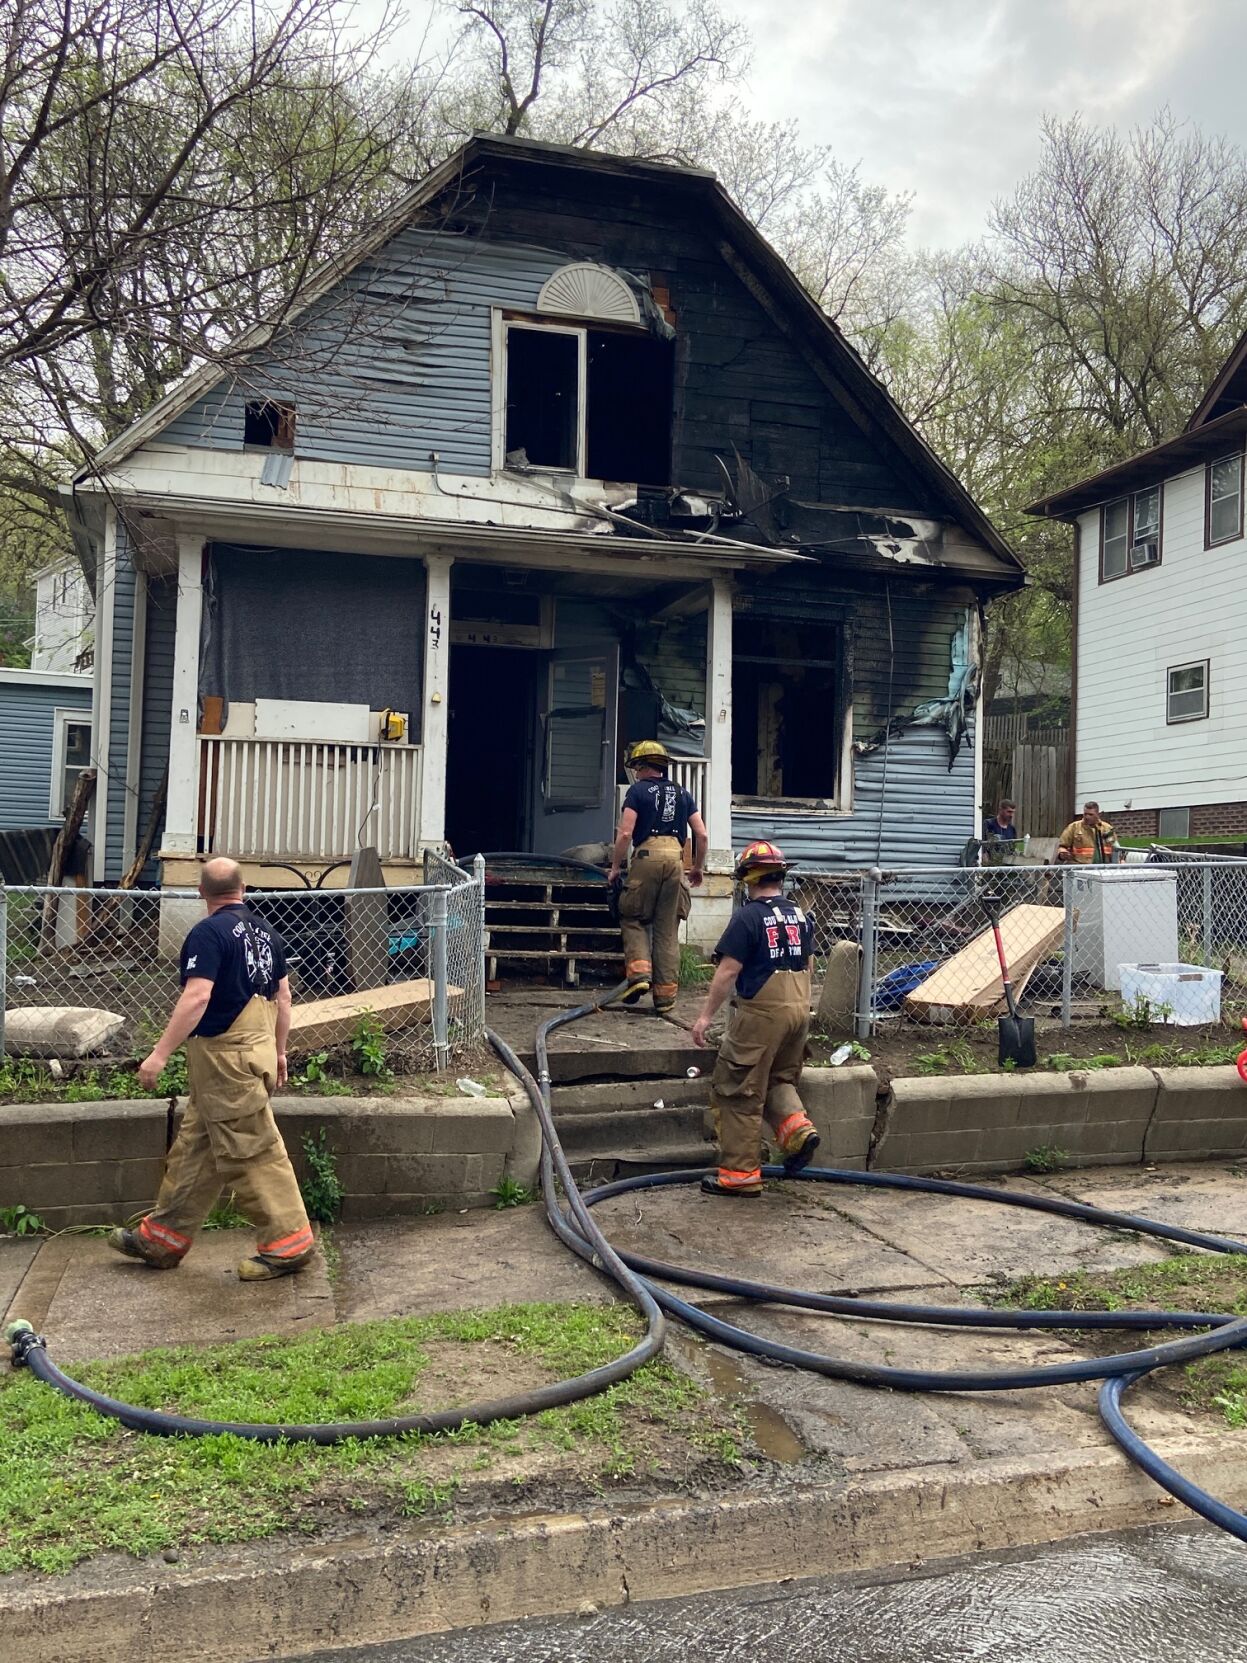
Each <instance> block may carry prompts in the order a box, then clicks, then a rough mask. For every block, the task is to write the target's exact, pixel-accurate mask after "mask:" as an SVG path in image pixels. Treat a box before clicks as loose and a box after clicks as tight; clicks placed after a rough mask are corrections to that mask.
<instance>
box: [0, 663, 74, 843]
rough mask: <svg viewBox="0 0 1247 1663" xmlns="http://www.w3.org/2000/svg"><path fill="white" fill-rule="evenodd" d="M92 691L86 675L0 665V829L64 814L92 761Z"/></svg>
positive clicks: (54, 820)
mask: <svg viewBox="0 0 1247 1663" xmlns="http://www.w3.org/2000/svg"><path fill="white" fill-rule="evenodd" d="M91 692H92V682H91V677H90V676H89V675H76V674H73V673H72V672H68V671H54V670H3V669H0V832H6V831H34V830H37V829H39V828H40V827H43V826H52V825H59V824H60V822H61V821H62V819H63V818H64V814H65V808H66V806H67V805H68V802H69V799H70V798H71V797H72V796H73V791H74V784H75V782H76V780H77V776H78V775H79V774H80V773H81V772H82V770H83V769H84V768H87V767H89V766H90V763H91ZM88 835H89V834H88Z"/></svg>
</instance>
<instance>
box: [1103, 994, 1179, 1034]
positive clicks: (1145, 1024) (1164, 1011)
mask: <svg viewBox="0 0 1247 1663" xmlns="http://www.w3.org/2000/svg"><path fill="white" fill-rule="evenodd" d="M1172 1015H1173V1006H1172V1005H1167V1004H1165V1003H1164V1001H1163V1000H1157V1001H1155V1002H1153V1001H1152V1000H1151V999H1149V998H1148V997H1147V995H1146V994H1145V993H1140V994H1139V995H1138V996H1137V997H1136V999H1135V1000H1134V1002H1133V1003H1132V1004H1129V1005H1122V1006H1120V1007H1119V1009H1117V1010H1115V1011H1113V1012H1112V1014H1111V1015H1110V1017H1109V1020H1110V1021H1111V1022H1112V1024H1113V1026H1114V1027H1115V1028H1124V1029H1126V1030H1127V1031H1133V1032H1135V1033H1146V1032H1147V1031H1148V1030H1149V1029H1150V1028H1151V1026H1152V1024H1153V1023H1154V1022H1167V1021H1168V1020H1169V1018H1170V1017H1171V1016H1172Z"/></svg>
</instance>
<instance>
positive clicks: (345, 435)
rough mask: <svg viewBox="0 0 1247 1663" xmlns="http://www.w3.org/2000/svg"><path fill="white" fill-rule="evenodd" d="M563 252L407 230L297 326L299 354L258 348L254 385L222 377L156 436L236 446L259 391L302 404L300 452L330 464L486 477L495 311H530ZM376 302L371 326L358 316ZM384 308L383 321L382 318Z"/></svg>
mask: <svg viewBox="0 0 1247 1663" xmlns="http://www.w3.org/2000/svg"><path fill="white" fill-rule="evenodd" d="M567 259H568V256H567V255H565V254H562V253H557V252H555V251H553V250H548V249H538V248H530V247H525V246H521V245H514V246H507V245H503V244H491V243H488V242H484V241H481V240H479V239H465V238H463V237H455V236H450V235H448V234H446V233H444V232H424V231H417V230H414V229H409V230H407V231H404V232H402V233H401V234H400V235H399V236H397V237H395V238H394V239H393V241H392V242H390V243H389V244H388V245H387V246H386V247H385V248H384V249H382V250H381V251H380V253H378V254H377V255H374V256H373V258H372V259H371V260H369V261H367V262H365V264H363V265H362V266H360V267H359V268H358V269H357V270H356V271H355V272H354V273H352V274H351V275H350V276H349V277H348V278H347V279H346V280H345V281H344V282H343V284H342V286H341V288H340V290H339V291H337V292H336V293H335V295H333V296H328V297H326V299H325V301H323V302H322V303H321V304H320V305H318V306H316V307H313V308H312V309H311V310H310V311H309V313H308V314H307V315H306V316H305V317H304V318H303V319H301V320H300V322H299V325H298V333H299V340H300V342H301V346H300V349H299V351H298V352H297V353H291V354H288V355H286V356H285V357H284V359H283V355H282V353H281V352H280V349H276V348H275V349H273V350H271V351H266V352H262V353H260V354H258V355H257V357H256V359H255V361H254V362H253V363H252V364H250V365H249V366H248V370H247V380H246V385H245V386H243V385H242V384H240V383H225V384H222V385H220V386H218V387H216V388H214V389H213V391H212V392H210V393H207V394H205V396H204V397H203V398H201V399H200V400H199V401H198V402H197V403H196V404H194V405H192V406H191V408H190V409H189V410H187V411H185V412H184V413H183V414H182V415H181V416H179V417H178V418H177V419H176V420H174V421H172V422H171V423H170V424H169V425H168V427H166V428H165V429H164V431H163V433H162V435H161V436H162V438H165V439H168V440H172V441H175V442H177V443H179V444H186V445H195V446H204V447H207V448H209V449H214V450H240V449H241V448H242V432H243V407H244V405H245V403H246V401H247V399H248V398H254V397H255V396H256V390H257V388H265V389H267V390H268V391H269V392H270V393H271V396H273V397H274V398H283V397H289V398H291V399H292V400H293V402H294V403H295V405H296V407H297V409H298V423H297V428H296V436H295V454H296V455H297V456H307V457H314V458H317V459H319V460H322V461H333V462H361V463H368V464H372V465H373V466H375V467H389V468H410V469H414V470H417V471H421V472H428V471H430V470H431V468H432V463H431V462H430V460H429V457H430V452H432V451H436V452H437V453H438V456H439V459H440V460H439V466H440V467H441V468H443V469H445V470H446V471H448V472H453V473H464V474H477V475H487V474H488V473H489V464H490V433H491V391H490V374H491V364H490V357H491V323H490V310H491V308H492V307H494V306H504V307H507V308H511V309H514V310H517V311H531V310H532V309H533V308H534V307H535V306H536V303H537V296H538V294H539V293H540V290H541V286H542V284H543V283H544V282H545V281H546V279H547V278H548V277H549V276H551V274H552V273H553V272H555V271H557V270H558V268H559V267H560V266H562V265H565V264H566V263H567ZM363 306H366V307H367V308H368V321H367V322H366V323H364V324H359V323H358V322H356V321H354V320H353V317H352V314H353V313H354V312H355V309H356V308H357V307H359V308H361V310H362V307H363ZM387 314H388V315H387Z"/></svg>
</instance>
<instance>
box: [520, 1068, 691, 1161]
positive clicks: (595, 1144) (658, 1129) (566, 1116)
mask: <svg viewBox="0 0 1247 1663" xmlns="http://www.w3.org/2000/svg"><path fill="white" fill-rule="evenodd" d="M550 1100H551V1106H552V1108H553V1110H554V1124H555V1126H556V1127H557V1128H558V1134H559V1141H560V1142H561V1143H562V1145H563V1150H564V1153H565V1154H566V1156H567V1159H568V1161H569V1163H570V1165H571V1169H572V1172H573V1174H574V1176H575V1177H576V1179H577V1181H578V1182H586V1181H589V1182H594V1183H608V1182H609V1181H610V1180H611V1179H613V1178H624V1177H631V1176H633V1175H635V1174H637V1173H641V1172H665V1171H668V1170H670V1169H672V1168H676V1167H697V1168H702V1167H706V1166H709V1165H710V1164H711V1162H712V1161H713V1158H714V1148H713V1145H712V1144H710V1143H707V1142H706V1140H705V1137H704V1134H703V1129H702V1128H703V1118H704V1115H705V1109H706V1104H707V1101H708V1092H707V1084H706V1080H705V1078H699V1079H696V1080H690V1079H688V1078H687V1076H686V1075H685V1074H684V1073H683V1071H681V1073H680V1074H679V1075H678V1076H676V1077H675V1078H671V1077H667V1078H649V1079H641V1080H637V1079H630V1080H599V1081H594V1082H591V1083H580V1084H575V1085H556V1086H554V1087H553V1088H552V1089H551V1092H550ZM660 1104H661V1105H662V1106H661V1107H659V1105H660Z"/></svg>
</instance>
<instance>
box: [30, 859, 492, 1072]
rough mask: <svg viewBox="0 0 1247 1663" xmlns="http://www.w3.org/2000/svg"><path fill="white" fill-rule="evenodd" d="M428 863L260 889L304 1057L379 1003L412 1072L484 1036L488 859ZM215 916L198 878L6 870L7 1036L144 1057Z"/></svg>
mask: <svg viewBox="0 0 1247 1663" xmlns="http://www.w3.org/2000/svg"><path fill="white" fill-rule="evenodd" d="M425 875H426V879H427V881H426V882H425V883H423V884H420V885H413V886H410V887H404V888H399V889H349V888H348V889H329V888H324V889H315V888H310V887H309V888H304V889H295V888H290V889H271V890H251V891H249V892H248V894H247V904H248V906H249V907H251V909H252V910H253V911H254V912H255V913H256V914H258V916H260V917H261V918H263V919H264V920H265V921H266V922H267V923H268V924H270V925H271V926H272V928H273V929H274V930H276V931H277V933H278V934H279V935H280V936H281V938H282V940H283V941H284V943H285V945H286V951H287V957H288V961H289V965H290V983H291V989H292V992H293V995H294V1011H293V1017H292V1023H291V1034H290V1042H289V1051H290V1055H291V1068H292V1072H294V1071H296V1070H297V1068H298V1067H299V1059H306V1058H307V1057H309V1056H313V1057H318V1056H319V1055H320V1053H321V1052H330V1053H333V1052H334V1050H335V1048H336V1047H346V1048H348V1049H349V1048H350V1047H351V1044H352V1040H353V1039H354V1038H355V1037H356V1035H357V1033H358V1030H359V1025H360V1021H361V1017H362V1016H363V1014H364V1013H368V1016H369V1019H370V1025H371V1026H372V1028H373V1029H374V1031H375V1030H376V1029H377V1028H379V1029H380V1030H382V1031H383V1037H382V1038H381V1039H380V1040H379V1042H378V1047H379V1049H378V1051H377V1053H376V1054H377V1055H380V1054H383V1055H384V1066H385V1067H386V1068H388V1069H391V1070H394V1071H396V1072H400V1073H406V1072H415V1071H419V1070H426V1069H429V1068H438V1069H440V1068H444V1067H445V1066H446V1065H447V1063H448V1062H449V1061H450V1060H451V1058H452V1057H454V1056H456V1055H458V1054H464V1053H469V1052H471V1051H473V1050H474V1049H476V1048H478V1047H479V1045H480V1043H481V1040H482V1037H483V1033H484V1018H485V1004H484V999H485V983H484V957H483V945H484V935H483V915H484V868H483V863H478V869H477V870H476V871H475V872H465V871H464V870H463V869H462V868H460V867H458V866H455V865H453V864H452V863H451V862H449V861H445V860H442V859H440V858H438V857H436V856H430V857H429V858H428V860H427V862H426V874H425ZM201 917H203V903H202V901H201V900H200V899H199V897H198V895H196V894H195V893H194V892H193V891H188V890H170V889H165V890H125V891H123V890H116V889H79V888H75V887H71V886H67V887H65V888H61V889H49V888H47V887H46V886H40V885H32V886H9V887H8V888H5V887H4V886H0V966H2V970H3V973H2V975H0V1050H3V1051H7V1052H9V1053H10V1054H13V1055H24V1056H36V1057H37V1056H44V1057H54V1056H55V1057H59V1058H61V1059H72V1058H74V1057H76V1056H84V1057H90V1058H91V1059H92V1060H93V1061H94V1062H95V1063H97V1064H98V1063H101V1062H113V1063H117V1064H121V1063H133V1062H135V1061H138V1060H140V1059H141V1058H142V1057H144V1056H145V1055H146V1053H147V1051H148V1050H150V1048H151V1046H152V1044H153V1043H154V1041H155V1040H156V1038H157V1037H158V1036H159V1034H160V1032H161V1031H162V1029H163V1027H164V1024H165V1022H166V1021H167V1020H168V1016H169V1013H170V1011H171V1010H172V1008H173V1005H174V1003H175V1001H176V1000H177V997H178V992H179V979H178V953H179V950H180V947H181V944H182V941H183V939H184V938H185V936H186V933H187V931H188V930H189V929H190V928H191V926H192V925H193V924H194V923H195V922H196V921H197V920H198V919H199V918H201ZM54 1011H56V1012H59V1013H60V1014H59V1015H54V1014H53V1013H54ZM348 1060H349V1059H348Z"/></svg>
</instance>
